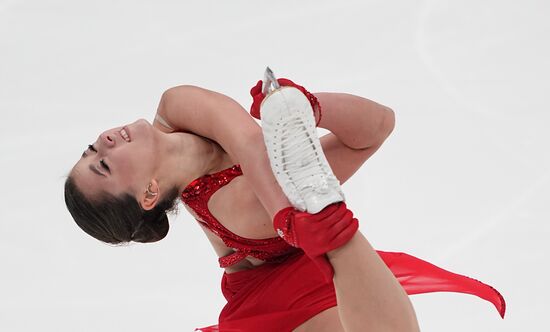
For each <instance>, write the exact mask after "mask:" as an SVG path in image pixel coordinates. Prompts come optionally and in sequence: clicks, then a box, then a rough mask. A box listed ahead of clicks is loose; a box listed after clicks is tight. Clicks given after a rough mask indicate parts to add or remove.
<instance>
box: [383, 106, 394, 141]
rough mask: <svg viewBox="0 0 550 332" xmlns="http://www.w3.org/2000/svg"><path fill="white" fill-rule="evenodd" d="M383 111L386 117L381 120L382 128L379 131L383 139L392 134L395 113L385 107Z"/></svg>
mask: <svg viewBox="0 0 550 332" xmlns="http://www.w3.org/2000/svg"><path fill="white" fill-rule="evenodd" d="M385 109H386V115H385V116H384V119H383V120H382V125H381V127H382V128H380V131H381V132H382V133H383V136H384V139H386V138H387V137H388V136H390V134H391V133H392V132H393V129H394V128H395V112H394V111H393V110H392V109H391V108H389V107H385Z"/></svg>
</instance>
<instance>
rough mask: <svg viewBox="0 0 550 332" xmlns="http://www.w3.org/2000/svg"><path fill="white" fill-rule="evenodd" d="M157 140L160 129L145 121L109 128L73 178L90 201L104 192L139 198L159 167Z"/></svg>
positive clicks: (90, 149)
mask: <svg viewBox="0 0 550 332" xmlns="http://www.w3.org/2000/svg"><path fill="white" fill-rule="evenodd" d="M157 139H158V133H157V129H155V128H154V127H153V126H152V125H151V124H150V123H149V122H147V121H146V120H143V119H140V120H137V121H136V122H134V123H132V124H129V125H127V126H122V127H117V128H113V129H109V130H107V131H105V132H103V133H101V134H100V135H99V137H98V138H97V140H96V141H95V142H92V143H90V146H89V147H87V148H86V150H85V151H84V153H83V154H82V157H81V158H80V160H78V162H77V163H76V165H75V166H74V168H73V170H72V172H71V175H72V176H73V178H74V180H75V183H76V184H77V186H78V187H79V188H80V190H82V191H83V192H84V195H86V196H87V197H88V198H89V199H93V198H94V196H96V195H97V194H99V193H101V192H102V191H104V192H107V193H110V194H112V195H114V196H119V195H120V194H122V193H129V194H131V195H133V196H136V195H137V193H138V192H143V191H145V188H147V184H148V183H149V181H150V180H151V178H152V176H153V173H154V170H155V168H156V163H157V160H158V159H157V155H156V151H157V149H155V146H156V144H157Z"/></svg>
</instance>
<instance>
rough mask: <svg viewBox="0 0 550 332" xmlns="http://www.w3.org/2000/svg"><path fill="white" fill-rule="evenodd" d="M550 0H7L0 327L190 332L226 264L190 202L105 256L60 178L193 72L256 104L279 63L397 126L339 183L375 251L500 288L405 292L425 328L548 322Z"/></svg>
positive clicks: (205, 313) (218, 301) (206, 312)
mask: <svg viewBox="0 0 550 332" xmlns="http://www.w3.org/2000/svg"><path fill="white" fill-rule="evenodd" d="M549 9H550V3H549V2H547V1H543V0H540V1H534V0H531V1H511V0H508V1H496V0H493V1H472V0H468V1H443V0H437V1H436V0H434V1H397V2H395V1H380V0H379V1H364V0H362V1H335V0H333V1H269V2H267V1H266V2H261V1H242V0H239V1H236V0H232V1H204V0H203V1H144V0H141V1H130V0H117V1H106V0H101V1H67V0H58V1H51V0H47V1H38V0H34V1H31V0H29V1H23V0H20V1H6V0H1V1H0V112H1V113H0V114H1V120H0V165H1V180H0V184H1V186H0V188H1V190H0V206H1V208H0V331H6V332H18V331H33V332H34V331H56V332H61V331H71V332H72V331H79V332H86V331H102V332H111V331H135V332H139V331H192V330H193V328H195V327H200V326H206V325H209V324H212V323H215V322H216V319H217V315H218V313H219V311H220V309H221V308H222V306H223V304H224V300H223V297H222V295H221V292H220V277H221V273H222V271H221V269H219V268H218V267H217V260H216V256H215V254H214V252H213V250H212V249H211V248H210V247H209V244H208V242H207V240H206V238H205V237H204V234H203V233H202V231H201V230H200V228H199V227H198V226H197V225H196V224H195V223H194V222H193V219H192V218H191V216H190V215H189V214H187V212H186V211H185V210H183V211H181V212H180V214H179V216H178V217H177V218H176V219H174V220H173V222H172V223H171V225H172V226H171V231H170V233H169V235H168V236H167V238H166V239H165V240H163V241H161V242H159V243H155V244H150V245H132V246H129V247H123V248H112V247H109V246H107V245H102V244H101V243H99V242H98V241H96V240H94V239H92V238H90V237H89V236H87V235H86V234H84V233H83V232H82V231H81V230H80V229H79V228H78V227H77V226H76V224H75V223H74V222H73V221H72V219H71V217H70V215H69V214H68V212H67V210H66V208H65V205H64V202H63V195H62V187H63V183H64V179H65V176H66V175H67V174H68V172H69V170H70V168H71V166H72V164H73V163H74V162H75V161H76V159H77V158H78V156H79V154H80V153H81V152H82V150H83V149H84V148H85V146H86V145H87V144H88V143H89V142H91V141H92V140H94V139H95V137H96V135H97V134H98V133H100V132H101V131H102V130H104V129H107V128H110V127H114V126H117V125H120V124H124V123H128V122H131V121H133V120H135V119H137V118H140V117H144V118H147V119H149V120H152V118H153V115H154V113H155V110H156V106H157V102H158V100H159V97H160V95H161V93H162V92H163V91H164V90H165V89H166V88H168V87H171V86H174V85H177V84H195V85H200V86H204V87H207V88H209V89H212V90H216V91H220V92H222V93H225V94H227V95H229V96H231V97H233V98H234V99H236V100H237V101H239V102H240V103H242V104H243V105H245V107H246V108H248V106H249V104H250V97H249V95H248V90H249V89H250V87H251V85H252V84H253V83H255V82H256V80H258V79H260V78H261V77H262V74H263V69H264V68H265V66H266V65H270V66H271V67H272V68H273V69H274V71H275V73H276V74H277V75H278V76H280V77H289V78H292V79H294V80H295V81H296V82H299V83H301V84H304V85H305V86H306V87H308V89H310V90H312V91H340V92H349V93H354V94H358V95H361V96H365V97H367V98H370V99H373V100H375V101H378V102H380V103H382V104H385V105H388V106H390V107H391V108H392V109H394V111H395V112H396V114H397V125H396V128H395V131H394V133H393V135H392V136H391V137H390V138H389V139H388V140H387V141H386V143H385V145H384V146H383V147H382V148H381V149H380V150H379V151H378V153H377V154H376V155H375V156H374V157H373V158H372V159H371V160H369V161H368V162H367V163H366V164H365V166H364V167H363V168H362V169H361V170H360V171H359V172H358V173H357V174H356V175H355V176H354V177H353V178H352V179H351V180H350V181H349V182H347V183H346V184H345V185H344V191H345V192H346V196H347V199H348V205H349V206H350V208H351V209H352V210H353V211H354V213H355V215H356V216H357V217H358V218H359V220H360V224H361V230H362V231H363V233H364V234H365V235H366V236H367V238H369V240H370V241H371V243H372V244H373V246H375V248H377V249H381V250H388V251H405V252H408V253H410V254H413V255H416V256H418V257H420V258H424V259H427V260H429V261H431V262H433V263H435V264H438V265H440V266H441V267H444V268H447V269H450V270H452V271H456V272H458V273H461V274H465V275H468V276H471V277H474V278H476V279H479V280H481V281H484V282H486V283H488V284H490V285H492V286H494V287H496V288H497V289H499V290H500V291H501V292H502V294H503V295H504V296H505V298H506V300H507V303H508V311H507V316H506V318H505V319H504V320H501V319H500V317H499V316H498V314H497V312H496V310H495V308H494V307H492V305H490V304H489V303H488V302H485V301H482V300H480V299H478V298H475V297H473V296H470V295H459V294H453V293H436V294H422V295H415V296H412V297H411V298H412V301H413V303H414V306H415V309H416V313H417V315H418V319H419V322H420V325H421V327H422V331H427V332H435V331H447V332H451V331H453V332H454V331H456V332H459V331H460V332H462V331H510V332H511V331H514V332H515V331H548V326H549V325H550V324H549V323H548V319H547V316H546V315H547V312H548V309H550V306H549V305H548V301H547V299H548V296H549V295H550V291H549V290H548V288H547V286H546V285H545V282H546V281H547V280H548V273H549V272H550V268H549V262H550V257H549V256H550V250H549V249H550V245H549V244H548V243H549V241H548V236H549V235H550V226H549V222H550V218H549V217H550V212H549V207H548V206H549V205H550V204H548V203H549V201H550V154H549V148H548V145H549V143H550V131H549V130H548V126H550V116H549V115H548V112H549V107H548V106H549V103H548V101H547V98H548V96H549V92H550V79H549V77H550V45H549V40H550V39H549V37H550V20H548V15H549V14H550V10H549Z"/></svg>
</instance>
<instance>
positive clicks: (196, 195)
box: [181, 164, 299, 267]
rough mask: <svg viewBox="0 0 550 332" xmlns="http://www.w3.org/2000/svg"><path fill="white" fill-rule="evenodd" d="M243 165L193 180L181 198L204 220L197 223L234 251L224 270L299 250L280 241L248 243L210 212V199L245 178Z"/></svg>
mask: <svg viewBox="0 0 550 332" xmlns="http://www.w3.org/2000/svg"><path fill="white" fill-rule="evenodd" d="M242 174H243V173H242V171H241V167H240V165H238V164H237V165H234V166H232V167H230V168H227V169H224V170H222V171H219V172H217V173H214V174H206V175H204V176H201V177H200V178H197V179H195V180H193V181H192V182H191V183H189V184H188V185H187V187H186V188H185V189H184V190H183V192H182V194H181V199H182V201H183V202H184V203H185V204H187V205H188V206H189V207H190V208H192V209H193V211H195V213H197V215H198V216H199V217H200V218H201V219H202V220H198V219H197V221H198V222H199V223H201V224H202V225H204V226H205V227H206V228H208V229H209V230H210V231H212V232H213V233H214V234H216V235H217V236H218V237H219V238H221V239H222V241H223V242H224V243H225V245H226V246H228V247H229V248H233V250H235V252H234V253H232V254H230V255H228V256H224V257H221V258H220V259H219V263H220V266H221V267H228V266H231V265H233V264H236V263H238V262H240V261H241V260H243V259H245V258H246V257H247V256H252V257H255V258H258V259H261V260H264V261H277V260H283V259H284V258H285V257H287V256H288V254H291V253H295V252H296V251H298V250H299V249H297V248H294V247H292V246H290V245H289V244H288V243H286V242H285V241H284V240H283V239H281V238H280V237H274V238H268V239H247V238H244V237H241V236H239V235H237V234H234V233H232V232H230V231H229V230H228V229H227V228H225V227H224V226H223V225H222V224H221V223H220V222H219V221H218V220H217V219H216V218H215V217H214V216H213V215H212V213H210V211H209V210H208V201H209V199H210V197H211V196H212V195H213V194H214V193H215V192H216V191H217V190H218V189H220V188H221V187H223V186H224V185H226V184H228V183H229V182H231V180H233V179H234V178H236V177H237V176H239V175H242Z"/></svg>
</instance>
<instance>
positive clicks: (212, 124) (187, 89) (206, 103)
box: [157, 85, 261, 160]
mask: <svg viewBox="0 0 550 332" xmlns="http://www.w3.org/2000/svg"><path fill="white" fill-rule="evenodd" d="M157 112H158V113H159V114H160V115H161V116H162V117H163V118H164V119H165V120H166V121H167V122H168V123H169V124H170V126H171V127H173V128H174V129H175V130H176V131H187V132H191V133H194V134H197V135H200V136H203V137H206V138H209V139H212V140H214V141H216V142H217V143H218V144H220V145H221V146H222V148H223V149H224V150H225V151H226V152H227V153H228V154H229V155H230V156H231V157H232V158H233V159H234V160H238V159H239V158H238V155H239V149H240V147H242V146H243V145H244V144H246V141H247V140H248V139H250V137H255V135H257V134H258V132H260V131H261V128H260V126H259V125H258V124H257V123H256V121H254V119H253V118H252V117H251V116H250V115H249V114H248V112H247V111H246V110H245V109H244V108H243V107H242V106H241V105H240V104H239V103H237V102H236V101H235V100H233V99H231V98H229V97H228V96H225V95H223V94H221V93H218V92H214V91H210V90H207V89H203V88H200V87H196V86H190V85H182V86H177V87H174V88H170V89H168V90H166V91H165V92H164V93H163V95H162V98H161V100H160V104H159V108H158V111H157Z"/></svg>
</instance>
